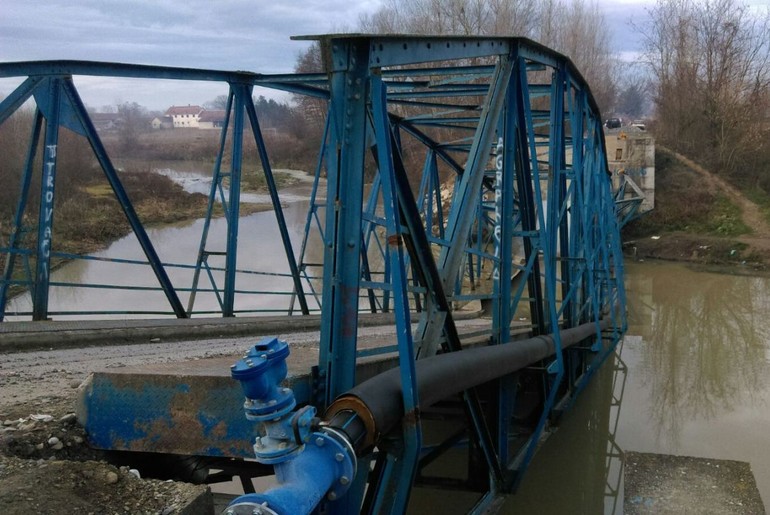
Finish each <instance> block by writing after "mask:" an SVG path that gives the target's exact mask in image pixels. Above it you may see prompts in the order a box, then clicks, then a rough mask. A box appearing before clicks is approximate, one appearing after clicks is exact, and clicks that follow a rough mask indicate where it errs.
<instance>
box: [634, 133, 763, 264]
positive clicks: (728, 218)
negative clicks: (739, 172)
mask: <svg viewBox="0 0 770 515" xmlns="http://www.w3.org/2000/svg"><path fill="white" fill-rule="evenodd" d="M655 180H656V183H655V209H654V210H653V211H652V212H651V213H648V214H646V215H644V216H642V217H641V218H640V219H638V220H635V221H634V222H631V223H629V224H628V225H627V226H626V227H625V228H624V230H623V241H624V245H625V248H626V251H627V253H628V254H629V255H631V256H635V257H636V258H637V259H644V258H655V259H668V260H676V261H690V262H695V263H701V264H711V265H738V266H740V267H745V268H748V269H754V270H757V269H765V268H766V266H767V265H768V264H770V262H769V261H768V259H767V257H766V255H767V251H768V250H770V224H768V220H767V216H766V213H765V212H764V211H763V210H762V208H761V207H759V206H757V204H755V203H754V202H752V201H751V200H749V199H748V198H746V196H745V195H743V194H742V193H741V192H740V191H739V190H737V189H736V188H734V187H733V186H731V185H730V184H728V183H727V182H726V181H724V180H723V179H722V178H720V177H718V176H717V175H715V174H712V173H710V172H709V171H707V170H705V169H703V168H702V167H701V166H699V165H697V164H696V163H694V162H693V161H691V160H689V159H687V158H686V157H684V156H682V155H680V154H677V153H675V152H672V151H670V150H668V149H666V148H663V147H660V146H658V148H657V152H656V155H655Z"/></svg>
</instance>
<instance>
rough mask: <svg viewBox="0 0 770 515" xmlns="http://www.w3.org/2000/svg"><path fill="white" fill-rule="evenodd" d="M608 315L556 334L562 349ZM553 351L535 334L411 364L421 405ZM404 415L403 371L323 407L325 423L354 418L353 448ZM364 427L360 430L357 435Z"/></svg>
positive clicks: (357, 388) (365, 444)
mask: <svg viewBox="0 0 770 515" xmlns="http://www.w3.org/2000/svg"><path fill="white" fill-rule="evenodd" d="M610 322H611V320H610V317H604V318H603V319H601V321H600V322H599V323H598V324H597V323H595V322H590V323H586V324H582V325H579V326H577V327H573V328H570V329H564V330H562V331H561V332H560V333H559V336H560V340H561V346H562V348H567V347H570V346H572V345H575V344H577V343H579V342H581V341H583V340H585V339H586V338H589V337H591V336H594V335H596V333H597V330H598V331H601V330H604V329H606V328H607V327H609V326H610ZM555 352H556V344H555V342H554V338H553V336H552V335H547V336H535V337H532V338H528V339H526V340H517V341H513V342H510V343H508V344H504V345H490V346H484V347H475V348H471V349H466V350H462V351H459V352H449V353H445V354H438V355H436V356H432V357H429V358H425V359H421V360H418V361H417V362H416V363H415V371H416V374H415V375H416V378H417V391H418V398H419V400H420V408H422V409H424V408H427V407H430V406H431V405H433V404H435V403H436V402H438V401H439V400H441V399H445V398H447V397H449V396H451V395H453V394H457V393H460V392H462V391H464V390H468V389H470V388H473V387H475V386H479V385H481V384H484V383H487V382H489V381H492V380H494V379H497V378H500V377H502V376H505V375H507V374H511V373H513V372H516V371H518V370H521V369H522V368H524V367H527V366H529V365H532V364H534V363H536V362H538V361H540V360H542V359H545V358H547V357H548V356H551V355H553V354H554V353H555ZM403 416H404V408H403V397H402V392H401V370H400V368H398V367H397V368H394V369H391V370H388V371H387V372H383V373H382V374H379V375H377V376H375V377H373V378H371V379H369V380H367V381H365V382H363V383H361V384H359V385H357V386H355V387H354V388H353V389H351V390H350V391H348V392H347V393H345V394H343V395H341V396H340V397H338V398H337V399H336V400H335V401H334V402H333V403H332V405H331V406H329V408H328V409H327V410H326V414H325V416H324V419H325V420H326V421H333V422H331V423H330V424H329V425H332V426H339V425H341V424H340V423H339V422H337V421H349V420H351V419H353V418H358V419H359V420H360V422H361V423H359V425H358V426H357V428H356V430H355V431H351V427H350V425H349V424H348V423H347V422H346V427H345V428H344V429H343V428H341V427H340V428H339V429H342V430H345V432H346V434H348V436H349V438H350V440H351V442H356V443H355V445H356V450H361V449H365V448H368V447H370V446H372V445H374V444H375V443H376V442H377V441H378V440H379V438H380V436H381V435H383V434H386V433H388V432H389V431H391V430H392V429H393V428H394V427H395V426H396V425H397V424H398V423H399V422H400V420H401V419H402V417H403ZM361 431H363V432H364V434H360V432H361Z"/></svg>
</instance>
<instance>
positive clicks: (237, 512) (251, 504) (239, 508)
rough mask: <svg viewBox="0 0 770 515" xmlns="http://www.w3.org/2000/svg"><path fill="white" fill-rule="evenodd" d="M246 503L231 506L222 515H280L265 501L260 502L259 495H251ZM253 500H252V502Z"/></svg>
mask: <svg viewBox="0 0 770 515" xmlns="http://www.w3.org/2000/svg"><path fill="white" fill-rule="evenodd" d="M249 497H250V498H251V499H249V500H248V501H243V502H239V503H237V504H231V505H230V506H228V507H227V509H226V510H225V511H224V515H280V514H279V513H278V512H277V511H273V510H271V509H270V507H269V506H268V503H267V501H263V502H260V501H259V499H258V498H259V494H252V495H250V496H249ZM252 499H253V500H252Z"/></svg>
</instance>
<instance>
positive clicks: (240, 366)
mask: <svg viewBox="0 0 770 515" xmlns="http://www.w3.org/2000/svg"><path fill="white" fill-rule="evenodd" d="M288 355H289V346H288V345H287V343H286V342H284V341H281V340H278V339H277V338H274V337H268V338H264V339H262V341H260V342H259V343H258V344H257V345H255V346H254V347H252V348H251V349H250V350H249V352H248V353H247V354H246V355H245V356H244V357H243V359H240V360H238V361H237V362H236V363H235V364H234V365H233V366H232V367H230V371H231V375H232V377H233V378H234V379H236V380H238V381H240V383H241V387H242V388H243V392H244V394H245V395H246V401H245V402H244V404H243V408H244V411H245V412H246V418H247V419H249V420H253V421H255V422H258V423H259V424H260V430H259V432H260V436H258V437H257V438H256V440H255V444H254V454H255V456H256V458H257V461H259V462H260V463H264V464H270V465H273V466H274V468H275V475H276V479H277V481H278V483H279V485H278V486H277V487H275V488H272V489H270V490H267V491H266V492H263V493H258V494H246V495H242V496H240V497H238V498H236V499H235V500H233V502H232V503H230V505H229V506H228V508H227V510H226V511H225V513H227V514H233V515H237V514H241V513H248V514H252V513H260V514H265V515H268V514H286V515H289V514H292V515H293V514H297V513H310V512H311V511H312V510H313V509H315V507H316V506H317V505H318V503H319V502H321V501H322V500H323V499H324V498H326V499H328V500H330V501H334V500H336V499H338V498H339V497H341V496H342V495H344V494H345V493H346V492H347V490H348V488H350V483H351V482H352V480H353V478H354V477H355V474H356V457H355V451H354V450H353V446H352V445H351V444H350V442H349V441H348V438H347V437H346V435H345V434H343V433H341V432H340V431H338V430H336V429H334V428H331V427H316V425H315V423H314V417H315V414H316V410H315V408H314V407H312V406H305V407H304V408H301V409H299V410H297V411H293V410H294V408H295V406H296V404H297V402H296V399H295V398H294V392H292V390H291V389H290V388H285V387H282V386H281V382H282V381H283V380H284V379H286V375H287V370H288V369H287V366H286V358H287V357H288ZM316 429H317V430H316Z"/></svg>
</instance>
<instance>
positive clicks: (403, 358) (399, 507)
mask: <svg viewBox="0 0 770 515" xmlns="http://www.w3.org/2000/svg"><path fill="white" fill-rule="evenodd" d="M371 98H372V114H373V122H374V134H375V136H376V139H377V161H378V164H379V172H380V178H381V181H382V198H383V207H384V211H385V220H386V229H387V242H388V246H389V247H390V253H389V256H388V259H389V260H390V263H391V285H392V288H393V308H394V311H395V315H396V338H397V341H398V357H399V360H398V361H399V366H400V369H401V389H402V395H403V403H404V424H403V425H402V433H403V447H402V449H401V452H400V454H401V456H400V459H398V460H395V461H393V466H394V467H395V468H396V470H397V472H398V473H397V474H396V475H395V477H394V480H395V481H394V484H393V487H394V488H395V495H394V496H392V498H391V502H390V503H388V504H389V506H388V507H387V509H386V510H384V511H383V513H392V514H399V513H405V512H406V506H407V503H408V502H409V496H410V493H411V490H412V483H413V482H414V478H415V475H416V474H417V464H418V461H419V458H420V446H421V444H422V433H421V429H420V411H419V399H418V397H417V383H416V374H415V368H414V345H413V342H412V326H411V321H410V315H409V293H408V291H407V286H408V278H407V270H406V262H405V258H406V256H405V254H404V250H403V241H404V237H403V234H402V225H401V216H400V210H399V200H398V193H397V187H396V180H395V167H394V163H393V152H394V150H395V148H394V145H393V143H395V142H393V143H392V142H391V138H392V135H391V130H390V124H389V122H388V111H387V100H386V90H385V86H384V85H383V82H382V77H381V76H379V75H372V77H371ZM381 508H385V506H381Z"/></svg>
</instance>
